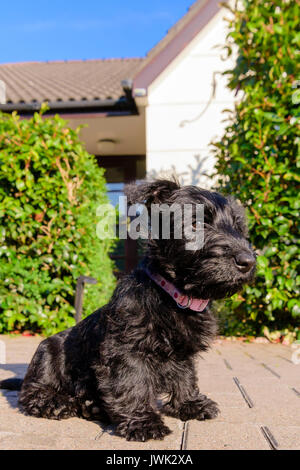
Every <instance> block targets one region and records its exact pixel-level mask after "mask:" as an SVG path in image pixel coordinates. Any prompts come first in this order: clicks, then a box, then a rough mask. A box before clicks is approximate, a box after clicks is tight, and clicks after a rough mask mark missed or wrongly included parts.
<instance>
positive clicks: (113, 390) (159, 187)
mask: <svg viewBox="0 0 300 470" xmlns="http://www.w3.org/2000/svg"><path fill="white" fill-rule="evenodd" d="M127 195H128V198H129V202H130V203H136V202H145V201H146V204H148V205H150V204H151V203H166V204H172V203H173V202H176V203H179V204H184V203H202V204H204V205H205V209H204V213H205V245H204V248H203V249H201V250H198V251H195V252H192V251H187V250H185V248H184V243H185V240H172V239H171V240H161V239H160V240H150V241H149V243H148V249H147V254H146V257H145V259H144V261H143V264H144V266H147V268H148V269H150V270H152V271H153V272H158V273H160V274H161V275H162V276H164V277H165V278H167V279H168V280H169V281H171V282H172V283H173V284H174V285H175V286H176V287H177V288H178V289H179V290H181V291H182V292H185V293H186V294H188V295H191V296H194V297H197V298H204V299H208V298H209V299H212V300H213V299H219V298H222V297H225V296H228V295H232V294H233V293H235V292H237V291H238V290H239V289H240V288H241V287H242V285H243V284H244V283H245V282H248V281H249V280H250V279H251V278H252V277H253V273H254V269H255V255H254V253H253V251H252V249H251V247H250V245H249V242H248V241H247V229H246V223H245V217H244V212H243V209H242V207H241V206H240V205H239V204H238V203H237V202H235V201H234V200H233V199H226V198H224V197H223V196H221V195H220V194H218V193H213V192H209V191H205V190H201V189H198V188H196V187H193V186H189V187H179V185H178V184H177V183H175V182H172V181H164V180H163V181H155V182H153V183H143V184H141V185H138V186H135V185H132V186H129V187H128V188H127ZM215 332H216V321H215V318H214V316H213V315H212V313H211V312H210V309H209V307H206V309H205V310H204V311H203V312H199V313H197V312H194V311H192V310H189V309H186V310H182V309H180V308H178V307H177V305H176V303H175V302H174V300H173V299H172V298H171V297H170V296H169V295H168V294H167V293H165V292H164V291H163V290H162V289H161V288H160V287H159V286H157V285H156V284H155V283H154V282H153V281H152V280H151V279H150V278H149V277H148V275H147V274H146V273H145V271H144V270H143V267H139V268H137V269H136V270H135V271H134V272H133V273H132V274H130V275H128V276H126V277H124V278H123V279H122V280H121V281H120V282H119V284H118V286H117V288H116V290H115V292H114V294H113V296H112V299H111V300H110V302H109V303H108V304H107V305H106V306H104V307H103V308H101V309H99V310H98V311H96V312H95V313H94V314H92V315H90V316H89V317H87V318H86V319H85V320H83V321H82V322H80V323H79V324H78V325H77V326H75V327H73V328H70V329H68V330H66V331H63V332H61V333H59V334H57V335H54V336H52V337H51V338H48V339H46V340H44V341H43V342H42V343H41V344H40V345H39V347H38V349H37V351H36V353H35V355H34V357H33V359H32V361H31V363H30V365H29V368H28V371H27V374H26V376H25V379H24V382H23V385H22V389H21V393H20V399H19V402H20V405H21V408H22V409H23V411H24V412H26V413H28V414H29V415H33V416H40V417H46V418H52V419H61V418H69V417H71V416H81V417H84V418H87V419H99V420H102V421H103V420H105V421H107V422H111V423H114V424H115V425H116V432H117V433H118V434H119V435H120V436H124V437H125V438H126V439H128V440H137V441H145V440H147V439H151V438H152V439H161V438H163V437H164V436H165V435H167V434H168V433H169V432H170V430H169V429H168V428H167V427H166V426H165V425H164V423H163V420H162V417H161V414H162V413H165V414H168V415H171V416H175V417H177V418H179V419H181V420H183V421H186V420H189V419H198V420H203V419H210V418H214V417H215V416H217V414H218V407H217V405H216V403H215V402H213V401H212V400H210V399H209V398H207V397H206V396H204V395H202V394H200V393H199V390H198V387H197V384H196V377H195V371H194V366H193V358H194V356H195V354H196V353H198V352H201V351H205V350H206V349H207V348H208V347H209V343H210V341H211V339H212V338H213V336H214V334H215ZM2 385H3V384H2ZM162 393H168V394H169V402H168V403H167V404H165V405H164V406H163V407H162V409H161V410H160V412H159V411H158V409H157V398H158V396H159V395H160V394H162Z"/></svg>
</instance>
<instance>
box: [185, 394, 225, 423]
mask: <svg viewBox="0 0 300 470" xmlns="http://www.w3.org/2000/svg"><path fill="white" fill-rule="evenodd" d="M218 413H219V408H218V405H217V403H216V402H214V401H212V400H210V399H209V398H207V397H205V396H203V397H201V398H199V399H197V400H194V401H190V402H187V403H184V404H183V405H182V406H181V408H180V410H179V417H180V419H181V420H182V421H188V420H189V419H198V420H199V421H202V420H204V419H213V418H216V417H217V415H218Z"/></svg>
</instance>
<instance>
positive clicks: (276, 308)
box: [216, 0, 300, 334]
mask: <svg viewBox="0 0 300 470" xmlns="http://www.w3.org/2000/svg"><path fill="white" fill-rule="evenodd" d="M299 17H300V8H299V2H295V1H287V0H285V1H283V0H276V1H272V2H268V1H262V0H251V1H245V0H244V1H243V2H242V7H241V8H240V9H237V10H236V11H234V19H233V20H232V21H230V24H229V27H230V32H229V35H228V44H227V46H226V47H227V51H228V53H229V54H231V53H232V50H233V47H235V48H237V54H238V58H237V62H236V66H235V67H234V68H233V69H232V70H230V71H227V74H228V77H229V87H230V88H231V89H233V90H237V91H238V90H239V92H240V94H241V93H242V94H243V98H242V100H241V101H240V103H239V104H237V105H236V107H235V110H234V113H233V114H232V115H231V116H230V118H229V120H228V123H227V128H226V130H225V134H224V136H223V138H222V140H221V141H220V142H218V143H217V144H216V149H217V150H216V156H217V161H218V163H217V170H218V173H219V175H220V187H221V189H222V190H223V191H225V192H227V193H231V194H234V195H236V196H237V197H239V199H240V200H241V201H242V202H243V203H244V205H246V207H247V208H248V216H249V221H250V238H251V241H252V242H253V245H254V247H255V249H256V250H257V253H258V254H259V256H258V260H257V261H258V268H257V277H256V282H255V285H253V286H249V287H247V288H246V289H245V292H244V293H243V294H242V295H236V296H235V297H234V298H233V299H232V300H231V301H229V302H227V304H226V306H225V313H224V311H223V314H222V318H223V320H224V321H223V331H224V332H225V333H229V334H260V333H262V332H263V330H264V327H267V328H268V329H269V331H271V330H284V329H289V330H292V331H297V327H298V326H299V320H300V301H299V283H300V277H299V207H300V200H299V182H300V176H299V167H300V159H299V145H300V139H299V122H300V120H299V119H300V118H299V116H300V115H299V102H300V89H299V88H300V76H299V72H300V69H299V47H300V32H299ZM298 331H299V330H298ZM298 334H299V333H298Z"/></svg>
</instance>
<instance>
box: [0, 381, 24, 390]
mask: <svg viewBox="0 0 300 470" xmlns="http://www.w3.org/2000/svg"><path fill="white" fill-rule="evenodd" d="M22 383H23V379H15V378H13V379H6V380H0V388H5V389H6V390H21V387H22Z"/></svg>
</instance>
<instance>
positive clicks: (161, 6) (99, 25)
mask: <svg viewBox="0 0 300 470" xmlns="http://www.w3.org/2000/svg"><path fill="white" fill-rule="evenodd" d="M192 3H193V0H150V1H149V0H148V1H147V0H143V1H137V0H128V1H124V0H123V1H121V0H98V1H96V0H51V1H48V0H39V1H36V0H35V1H34V0H11V1H5V2H1V18H0V63H7V62H24V61H32V60H34V61H35V60H37V61H44V60H71V59H95V58H108V57H141V56H144V55H145V54H146V52H147V51H148V50H149V49H150V48H151V47H152V46H154V45H155V44H156V43H157V42H158V41H159V40H160V39H161V38H162V37H163V36H164V35H165V33H166V31H167V30H168V29H169V28H170V27H171V26H172V25H173V24H174V23H176V21H177V20H178V19H179V18H180V17H181V16H183V15H184V14H185V12H186V11H187V8H188V7H189V6H190V5H191V4H192Z"/></svg>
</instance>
